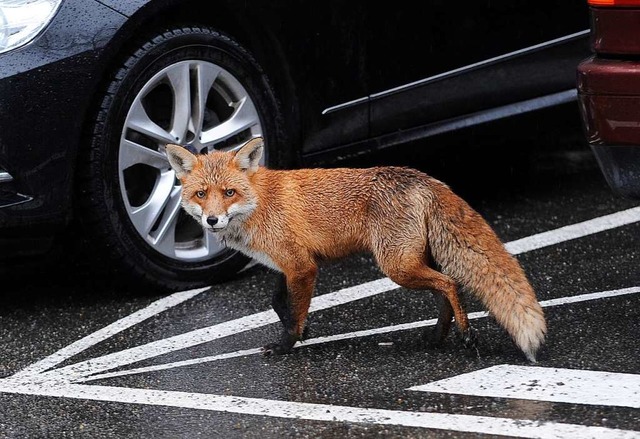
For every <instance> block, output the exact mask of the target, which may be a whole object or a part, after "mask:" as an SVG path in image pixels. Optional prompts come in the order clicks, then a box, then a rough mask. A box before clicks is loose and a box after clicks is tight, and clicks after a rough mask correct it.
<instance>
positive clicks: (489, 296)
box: [166, 137, 547, 362]
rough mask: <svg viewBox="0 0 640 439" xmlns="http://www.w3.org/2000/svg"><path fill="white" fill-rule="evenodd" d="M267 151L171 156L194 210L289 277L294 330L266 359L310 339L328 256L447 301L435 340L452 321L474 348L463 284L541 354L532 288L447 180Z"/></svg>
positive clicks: (258, 144)
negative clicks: (273, 157)
mask: <svg viewBox="0 0 640 439" xmlns="http://www.w3.org/2000/svg"><path fill="white" fill-rule="evenodd" d="M263 149H264V141H263V138H262V137H254V138H252V139H251V140H249V141H248V142H246V143H245V144H244V145H243V146H242V147H240V148H239V149H237V150H236V151H229V152H221V151H212V152H210V153H208V154H203V155H194V154H192V153H191V152H189V151H188V150H187V149H185V148H184V147H182V146H179V145H173V144H168V145H167V147H166V153H167V157H168V159H169V163H170V165H171V167H172V168H173V170H174V171H175V172H176V176H177V177H178V178H179V179H180V181H181V183H182V192H181V203H182V207H183V208H184V210H185V211H186V212H187V213H189V214H190V215H191V216H193V218H195V219H196V221H198V223H199V224H200V225H201V226H202V227H203V228H204V229H205V231H209V232H212V233H215V234H216V235H217V236H219V237H220V238H221V239H222V240H224V242H225V243H226V245H227V246H229V247H231V248H233V249H236V250H239V251H240V252H242V253H244V254H246V255H248V256H250V257H252V258H254V259H255V260H257V261H258V262H260V263H262V264H264V265H266V266H268V267H270V268H272V269H274V270H277V271H279V272H281V273H282V274H283V275H284V280H285V283H284V285H283V288H280V289H278V290H277V291H276V292H275V293H274V296H273V301H272V306H273V308H274V310H275V312H276V313H277V314H278V316H279V318H280V320H281V322H282V324H283V326H284V331H283V333H282V337H281V339H280V341H278V342H276V343H271V344H268V345H266V346H265V347H264V348H263V352H264V353H265V354H266V355H270V354H285V353H289V352H291V350H292V348H293V346H294V345H295V343H296V342H297V341H299V340H302V338H303V334H304V330H305V323H306V319H307V314H308V311H309V305H310V302H311V297H312V295H313V290H314V284H315V280H316V274H317V271H318V264H319V262H320V261H322V260H327V259H333V258H340V257H344V256H347V255H349V254H351V253H354V252H363V251H368V252H370V253H372V254H373V256H374V257H375V260H376V262H377V264H378V266H379V268H380V270H381V271H382V272H383V273H384V274H385V275H386V276H388V277H389V278H390V279H391V280H392V281H394V282H395V283H397V284H398V285H400V286H402V287H405V288H409V289H415V290H430V291H432V292H434V293H436V295H438V293H439V295H441V296H442V297H443V298H444V299H445V300H441V305H440V312H439V316H438V322H437V324H436V327H435V332H434V337H435V340H434V341H435V342H436V343H439V342H442V341H443V339H444V338H445V337H446V336H447V334H448V332H449V329H450V326H451V321H452V319H453V318H455V323H456V325H457V327H458V330H459V332H460V335H461V336H462V339H463V341H464V343H465V345H466V346H471V345H475V343H476V336H475V332H474V330H473V329H472V328H471V327H470V326H469V320H468V318H467V314H466V312H465V311H464V310H463V309H462V306H461V304H460V301H459V297H458V287H462V288H464V289H465V290H468V291H470V292H471V293H473V294H474V295H475V296H476V297H477V298H479V299H480V301H481V302H482V303H483V305H484V306H485V307H486V308H487V309H488V310H489V312H490V314H491V315H493V317H494V318H495V319H496V321H497V322H498V323H499V324H500V325H501V326H502V327H503V328H504V329H505V330H506V331H507V333H509V334H510V336H511V337H512V338H513V340H514V342H515V343H516V345H517V346H518V347H519V348H520V349H521V350H522V352H523V353H524V354H525V356H526V358H527V359H528V360H529V361H531V362H535V361H536V357H535V356H536V352H537V351H538V349H539V347H540V346H541V345H542V343H543V342H544V338H545V334H546V331H547V328H546V322H545V318H544V314H543V311H542V308H541V307H540V304H539V303H538V301H537V299H536V295H535V293H534V291H533V288H532V287H531V285H530V283H529V281H528V279H527V277H526V275H525V273H524V271H523V269H522V267H521V266H520V264H519V262H518V261H517V260H516V259H515V257H513V256H512V255H511V254H510V253H509V252H507V250H506V249H505V248H504V244H503V243H502V241H501V240H500V239H499V238H498V236H497V235H496V233H495V232H494V231H493V229H492V228H491V227H490V226H489V224H488V223H487V222H486V221H485V220H484V219H483V218H482V217H481V216H480V214H478V213H477V212H476V211H475V210H474V209H473V208H471V207H470V206H469V205H468V204H467V203H466V202H465V201H464V200H463V199H461V198H460V197H459V196H457V195H456V194H455V193H453V191H452V190H451V189H450V188H449V187H448V186H447V185H445V184H444V183H442V182H441V181H439V180H437V179H435V178H433V177H430V176H428V175H426V174H424V173H422V172H420V171H417V170H415V169H411V168H407V167H394V166H386V167H385V166H381V167H372V168H365V169H357V168H356V169H348V168H328V169H294V170H274V169H269V168H267V167H265V166H262V165H260V159H261V157H262V153H263Z"/></svg>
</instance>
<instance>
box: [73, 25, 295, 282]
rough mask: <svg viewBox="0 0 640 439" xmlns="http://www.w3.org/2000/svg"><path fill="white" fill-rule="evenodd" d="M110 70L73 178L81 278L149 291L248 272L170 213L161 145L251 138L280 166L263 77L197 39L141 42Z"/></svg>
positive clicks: (280, 135)
mask: <svg viewBox="0 0 640 439" xmlns="http://www.w3.org/2000/svg"><path fill="white" fill-rule="evenodd" d="M118 65H119V67H118V68H116V69H114V71H113V72H112V75H111V76H110V79H109V80H108V81H107V82H106V84H105V87H104V93H103V94H102V96H101V97H99V99H97V101H96V102H97V105H96V110H95V118H94V120H93V123H92V124H91V126H90V127H89V129H88V130H87V132H88V135H89V137H88V139H87V141H86V142H85V143H86V146H87V148H86V149H84V150H83V151H81V153H80V155H79V160H78V166H77V169H78V173H77V181H76V183H77V184H76V188H77V191H76V196H77V203H76V206H77V210H76V217H77V219H78V220H79V223H80V224H81V229H82V234H81V236H82V241H83V243H82V245H81V250H82V251H84V253H85V255H86V257H88V259H87V260H88V261H90V264H91V268H92V269H93V270H99V271H100V272H102V273H105V272H107V273H108V279H109V281H110V282H120V283H122V285H126V286H130V287H134V288H139V287H142V288H146V289H147V290H148V289H149V288H151V289H152V290H161V291H179V290H185V289H191V288H196V287H203V286H208V285H211V284H214V283H217V282H220V281H223V280H226V279H228V278H230V277H232V276H234V275H236V274H237V273H238V272H239V271H240V270H242V269H243V268H244V267H245V266H247V264H248V262H250V260H249V259H248V258H247V257H245V256H244V255H241V254H239V253H238V252H235V251H232V250H230V249H227V248H225V247H224V245H223V244H222V243H220V242H215V239H216V238H215V237H212V236H209V235H211V234H207V233H206V232H204V231H203V230H202V228H201V227H200V226H199V225H198V224H197V223H196V222H195V221H194V220H193V219H191V218H190V217H188V215H186V214H185V213H184V212H183V211H182V209H181V207H180V205H179V189H180V187H179V181H178V180H177V179H175V174H174V173H173V171H172V170H171V169H170V167H169V163H168V161H166V156H164V145H166V143H178V144H182V145H187V146H188V147H189V148H190V149H192V150H195V151H197V152H201V153H205V152H207V151H210V150H212V149H232V148H234V147H237V146H238V145H240V144H242V143H243V142H244V141H246V140H248V139H249V138H251V137H253V136H256V135H261V136H263V137H264V138H265V144H266V147H265V161H266V163H267V164H268V165H269V166H272V167H283V166H287V165H288V164H289V163H291V160H292V158H293V151H291V150H287V149H285V148H283V145H285V144H286V139H285V134H284V130H283V123H282V117H281V113H280V109H279V104H278V101H277V99H276V97H275V96H276V95H275V93H274V91H273V89H272V87H271V86H270V84H269V81H268V79H267V77H266V75H265V73H264V72H263V70H262V69H261V67H260V66H259V65H258V64H257V62H256V61H255V60H254V58H253V57H252V56H251V55H250V53H249V52H248V51H247V50H245V49H244V48H243V47H242V46H241V45H240V44H238V43H237V42H236V41H234V40H233V39H232V38H230V37H229V36H226V35H224V34H222V33H220V32H217V31H216V30H214V29H210V28H206V27H176V28H169V29H165V30H163V31H162V32H158V33H153V34H149V35H148V37H147V38H145V39H143V40H141V41H140V43H139V44H137V45H135V48H134V49H133V50H131V51H129V52H128V53H127V54H126V55H125V56H124V57H123V58H121V63H119V64H118ZM205 92H206V93H205ZM214 128H215V129H214ZM216 129H217V131H216ZM163 160H164V161H165V162H166V163H164V162H163ZM212 240H214V241H212Z"/></svg>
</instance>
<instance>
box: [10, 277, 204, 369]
mask: <svg viewBox="0 0 640 439" xmlns="http://www.w3.org/2000/svg"><path fill="white" fill-rule="evenodd" d="M208 289H209V288H198V289H194V290H189V291H181V292H178V293H174V294H172V295H170V296H167V297H163V298H162V299H160V300H156V301H155V302H153V303H151V304H150V305H149V306H147V307H146V308H143V309H141V310H139V311H136V312H134V313H133V314H130V315H128V316H126V317H123V318H121V319H120V320H117V321H115V322H113V323H111V324H110V325H108V326H105V327H104V328H102V329H100V330H98V331H96V332H94V333H92V334H89V335H87V336H86V337H83V338H81V339H80V340H77V341H75V342H73V343H71V344H70V345H68V346H66V347H64V348H62V349H60V350H59V351H57V352H55V353H53V354H51V355H49V356H48V357H45V358H43V359H42V360H40V361H38V362H36V363H33V364H31V365H29V366H27V367H25V368H24V369H22V370H21V371H19V372H17V373H16V374H14V375H13V377H14V378H26V377H30V376H33V375H36V374H39V373H42V372H44V371H46V370H48V369H51V368H52V367H55V366H56V365H58V364H60V363H62V362H63V361H65V360H67V359H69V358H71V357H73V356H74V355H77V354H79V353H80V352H82V351H84V350H86V349H88V348H90V347H91V346H94V345H96V344H98V343H100V342H102V341H104V340H106V339H108V338H110V337H112V336H114V335H115V334H117V333H119V332H122V331H124V330H125V329H128V328H130V327H132V326H134V325H137V324H138V323H140V322H142V321H144V320H146V319H148V318H150V317H153V316H155V315H156V314H159V313H161V312H163V311H166V310H167V309H169V308H171V307H174V306H176V305H178V304H180V303H182V302H184V301H186V300H189V299H191V298H193V297H195V296H197V295H198V294H200V293H202V292H203V291H207V290H208Z"/></svg>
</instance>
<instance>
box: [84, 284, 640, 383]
mask: <svg viewBox="0 0 640 439" xmlns="http://www.w3.org/2000/svg"><path fill="white" fill-rule="evenodd" d="M637 293H640V287H631V288H623V289H619V290H610V291H600V292H597V293H588V294H580V295H578V296H569V297H560V298H557V299H551V300H543V301H541V302H540V306H542V307H543V308H546V307H550V306H558V305H566V304H569V303H579V302H586V301H589V300H597V299H604V298H608V297H618V296H624V295H627V294H637ZM487 316H488V313H487V312H485V311H478V312H472V313H469V315H468V317H469V320H474V319H480V318H483V317H487ZM437 321H438V319H429V320H419V321H416V322H409V323H402V324H398V325H389V326H382V327H380V328H373V329H363V330H361V331H354V332H345V333H342V334H334V335H327V336H323V337H316V338H310V339H308V340H305V341H304V342H302V343H299V344H296V346H294V347H295V348H304V347H307V346H313V345H318V344H323V343H330V342H334V341H340V340H349V339H354V338H360V337H369V336H372V335H379V334H388V333H390V332H397V331H406V330H409V329H416V328H422V327H427V326H434V325H435V324H436V322H437ZM261 352H262V350H261V349H260V348H253V349H244V350H241V351H235V352H227V353H224V354H218V355H211V356H207V357H201V358H191V359H189V360H182V361H175V362H172V363H164V364H155V365H153V366H147V367H139V368H136V369H127V370H120V371H117V372H107V373H101V374H96V375H90V376H85V377H83V378H78V379H76V380H74V382H77V383H83V382H88V381H95V380H100V379H105V378H114V377H118V376H125V375H135V374H139V373H147V372H155V371H159V370H167V369H173V368H176V367H184V366H193V365H196V364H202V363H210V362H213V361H220V360H228V359H230V358H237V357H245V356H248V355H255V354H259V353H261Z"/></svg>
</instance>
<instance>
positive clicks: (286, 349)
mask: <svg viewBox="0 0 640 439" xmlns="http://www.w3.org/2000/svg"><path fill="white" fill-rule="evenodd" d="M292 350H293V346H289V345H283V344H281V343H269V344H268V345H266V346H264V347H263V348H262V355H264V356H267V357H268V356H271V355H285V354H290V353H291V351H292Z"/></svg>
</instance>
